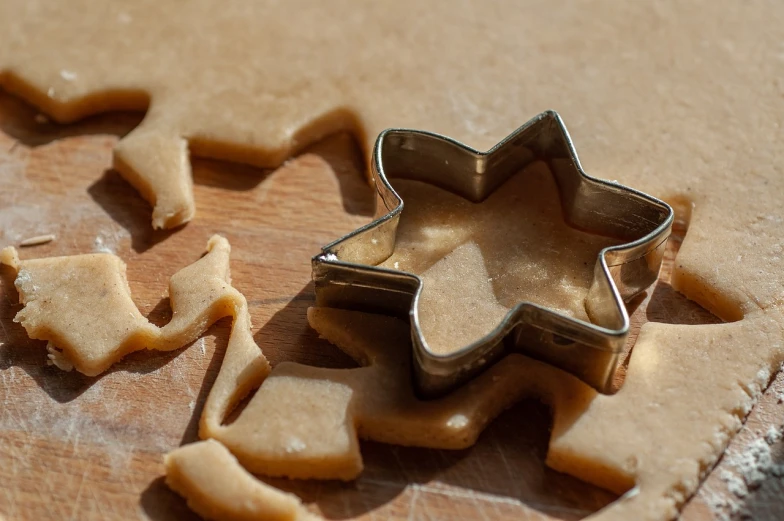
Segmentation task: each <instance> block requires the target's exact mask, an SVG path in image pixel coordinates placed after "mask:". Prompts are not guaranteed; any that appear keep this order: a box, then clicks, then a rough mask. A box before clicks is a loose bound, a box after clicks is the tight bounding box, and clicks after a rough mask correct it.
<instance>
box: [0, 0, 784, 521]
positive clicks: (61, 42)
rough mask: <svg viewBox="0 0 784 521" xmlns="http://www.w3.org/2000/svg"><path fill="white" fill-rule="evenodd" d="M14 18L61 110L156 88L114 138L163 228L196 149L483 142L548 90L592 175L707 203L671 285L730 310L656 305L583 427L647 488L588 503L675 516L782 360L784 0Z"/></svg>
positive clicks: (134, 4)
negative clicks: (682, 321) (686, 319)
mask: <svg viewBox="0 0 784 521" xmlns="http://www.w3.org/2000/svg"><path fill="white" fill-rule="evenodd" d="M0 34H1V35H3V36H2V38H3V45H0V71H3V72H0V84H2V85H3V86H4V87H5V88H6V89H8V90H10V91H13V92H16V93H19V94H20V95H22V96H24V97H25V99H27V100H29V101H31V102H33V103H34V104H36V105H37V106H39V107H40V108H41V109H42V110H43V111H44V112H46V113H47V114H49V115H51V116H52V117H55V118H56V119H58V120H60V121H69V120H73V119H76V118H79V117H83V116H85V115H87V114H91V113H95V112H102V111H106V110H110V109H118V108H136V109H144V108H147V109H148V111H147V115H146V117H145V119H144V121H143V123H142V124H141V125H140V126H139V127H138V128H136V129H135V130H134V131H133V132H131V133H130V134H129V135H128V136H125V138H123V140H122V141H121V142H120V144H119V145H118V147H117V150H116V154H115V155H116V162H117V164H118V166H120V167H121V169H122V171H123V173H124V174H125V175H126V176H127V177H128V178H129V179H130V180H131V181H132V182H134V183H135V185H136V186H137V187H138V188H139V189H140V190H141V191H142V193H146V194H147V196H148V197H149V198H150V199H153V200H154V204H155V210H154V213H153V222H154V224H155V225H157V226H175V225H176V224H178V223H181V222H183V221H185V220H187V219H188V218H190V216H191V215H192V213H193V199H192V196H191V192H190V176H189V163H188V152H192V153H194V154H196V155H206V156H213V157H222V158H227V159H233V160H237V161H243V162H247V163H251V164H259V165H264V164H277V163H278V162H280V161H281V160H282V159H283V158H284V157H286V156H287V155H289V154H290V153H291V151H293V150H296V149H299V148H301V147H304V146H305V145H306V144H307V143H309V142H312V141H313V140H315V139H317V138H319V137H321V136H323V135H324V134H326V133H329V132H332V131H334V130H336V129H339V128H342V129H350V130H352V131H354V132H355V133H356V134H357V136H358V137H359V140H360V142H361V143H363V144H364V148H365V150H369V147H370V144H371V143H372V141H373V140H374V138H375V135H376V134H377V133H378V132H379V131H380V130H382V129H384V128H387V127H391V126H402V127H414V128H421V129H426V130H431V131H435V132H439V133H442V134H445V135H448V136H451V137H454V138H456V139H459V140H461V141H464V142H466V143H468V144H470V145H472V146H474V147H476V148H479V149H486V148H488V147H489V146H492V145H493V144H495V143H497V142H498V140H499V139H501V138H503V137H504V136H506V135H508V134H509V132H510V131H512V130H513V129H514V128H515V127H517V126H518V125H519V124H521V123H522V122H524V121H526V120H527V119H528V118H530V117H532V116H533V115H535V114H537V113H539V112H541V111H542V110H543V109H546V108H554V109H557V110H558V111H559V112H560V113H561V115H562V116H563V117H564V119H565V121H566V123H567V125H568V127H569V130H570V132H571V134H572V137H573V139H574V141H575V143H576V145H577V150H578V152H579V153H580V155H581V158H582V162H583V164H584V166H585V167H586V169H587V171H588V172H589V173H591V174H592V175H596V176H600V177H604V178H607V179H617V180H618V181H619V182H620V183H622V184H624V185H627V186H632V187H635V188H638V189H640V190H643V191H645V192H648V193H651V194H653V195H656V196H658V197H661V198H665V199H666V200H668V201H669V202H673V203H678V204H679V206H680V207H681V208H690V207H692V206H693V208H694V210H693V216H692V219H691V226H690V229H689V234H688V236H687V238H686V241H685V242H684V244H683V248H682V249H681V250H680V253H679V255H678V259H677V263H676V267H675V270H674V274H673V284H674V285H675V286H676V287H677V289H679V290H680V291H682V292H683V293H684V294H685V295H686V296H687V297H689V298H691V299H693V300H696V301H697V302H699V303H700V304H701V305H703V306H704V307H706V308H708V309H710V310H711V311H713V312H714V313H715V314H717V315H718V316H720V317H722V318H724V319H726V320H736V321H737V322H735V323H732V324H725V325H714V326H697V327H695V326H678V325H660V324H650V325H646V326H644V327H643V330H642V333H641V336H640V339H639V342H638V345H637V347H636V348H635V350H634V353H633V355H632V357H631V361H630V366H629V373H628V380H627V381H626V383H625V385H624V387H623V388H622V389H621V391H620V392H619V393H618V394H616V395H615V396H610V397H598V398H596V399H595V400H594V401H593V402H592V403H591V405H590V406H589V407H588V409H587V410H586V412H585V413H584V414H583V415H582V416H581V417H580V421H579V422H577V423H576V424H575V425H574V428H573V429H572V430H573V432H574V433H575V437H574V438H572V440H571V442H570V443H571V446H570V448H571V450H572V454H573V457H574V458H575V459H578V458H584V459H587V460H594V461H598V460H602V461H605V463H606V464H607V465H612V466H613V467H618V468H620V467H624V466H625V467H628V468H629V469H630V471H632V470H633V474H634V476H636V482H637V483H638V485H639V487H640V489H639V490H640V492H639V494H637V495H634V496H629V497H627V498H626V499H625V500H624V501H623V502H619V503H617V504H615V505H612V506H610V507H609V508H606V509H604V510H602V511H601V512H598V513H597V514H595V515H594V516H593V518H594V519H602V520H607V519H620V520H626V519H656V520H661V519H668V518H671V517H673V516H674V515H675V512H676V511H677V509H678V508H679V507H680V505H682V504H683V502H684V500H685V499H686V498H688V497H689V496H690V495H691V494H692V493H693V492H694V490H695V489H696V487H697V486H698V484H699V482H700V479H701V477H702V476H704V474H705V472H707V471H708V470H709V469H710V468H711V466H712V464H713V463H714V462H715V461H716V460H717V458H718V457H719V456H720V455H721V453H722V451H723V449H724V447H726V444H727V441H728V439H729V437H730V436H731V435H732V434H733V433H734V432H736V430H737V428H738V426H739V425H740V422H741V421H742V419H743V417H744V415H745V413H746V412H747V411H748V410H749V409H750V408H751V407H752V405H753V404H754V403H755V401H756V393H757V391H758V389H759V388H760V386H764V385H766V383H767V380H768V376H769V375H770V374H771V373H772V372H773V371H775V370H776V369H777V368H778V367H779V362H780V361H782V359H784V347H782V345H784V333H783V332H782V327H784V318H783V317H784V308H783V307H782V303H784V226H782V221H783V220H784V217H783V216H782V209H781V196H780V194H782V193H784V172H782V169H783V168H782V165H784V159H782V156H781V150H782V147H781V137H780V136H781V127H782V126H783V125H784V121H782V114H784V96H783V95H782V83H781V80H780V78H782V77H784V61H782V60H781V59H780V58H781V57H780V54H781V45H780V44H781V42H782V41H784V4H782V3H780V2H779V3H776V2H770V1H765V0H750V1H747V2H735V1H732V0H718V1H715V0H698V1H696V2H690V3H688V4H686V3H684V2H677V1H676V0H663V1H660V2H617V1H615V0H598V1H595V2H567V1H556V2H552V1H541V0H532V1H530V2H526V3H525V4H524V5H521V6H519V8H515V9H509V7H508V5H507V4H506V3H502V2H485V1H480V0H473V1H469V2H464V3H461V4H460V6H457V7H456V6H455V5H454V3H453V2H428V3H426V4H425V3H422V2H416V1H414V0H406V1H399V2H392V3H390V2H365V3H357V2H349V1H348V0H336V1H333V2H317V1H315V0H311V1H307V0H302V1H298V2H249V1H245V2H230V3H229V2H227V3H223V4H221V5H220V7H219V8H216V6H215V4H214V2H212V1H209V0H195V1H192V2H189V3H188V5H187V8H184V7H183V5H182V4H181V3H180V2H159V1H157V0H133V1H127V2H123V3H122V5H120V4H112V3H105V4H104V3H102V4H96V3H95V2H90V1H88V0H78V1H74V2H68V3H65V2H59V1H56V0H50V1H48V2H45V1H36V2H31V1H27V0H5V1H3V2H0ZM662 42H666V45H663V44H662ZM741 319H742V320H741ZM641 353H642V354H641ZM641 425H642V426H643V427H640V426H641ZM577 434H580V435H581V439H582V440H583V441H580V440H578V439H577V436H576V435H577ZM597 439H598V440H599V443H597V441H596V440H597Z"/></svg>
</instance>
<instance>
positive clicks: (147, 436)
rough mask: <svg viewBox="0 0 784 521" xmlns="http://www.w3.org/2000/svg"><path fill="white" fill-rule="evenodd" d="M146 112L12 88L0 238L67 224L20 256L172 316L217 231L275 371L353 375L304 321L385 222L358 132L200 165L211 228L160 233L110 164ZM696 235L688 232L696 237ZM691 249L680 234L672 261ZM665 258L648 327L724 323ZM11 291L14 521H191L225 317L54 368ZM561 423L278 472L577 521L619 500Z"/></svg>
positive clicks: (359, 507) (422, 513) (4, 392)
mask: <svg viewBox="0 0 784 521" xmlns="http://www.w3.org/2000/svg"><path fill="white" fill-rule="evenodd" d="M139 121H140V115H138V114H113V115H108V116H103V117H98V118H92V119H90V120H88V121H85V122H82V123H79V124H75V125H71V126H66V127H61V126H57V125H52V124H50V123H47V122H42V121H41V118H40V117H37V115H36V113H35V111H34V110H32V109H31V108H29V107H27V106H25V105H24V104H23V103H21V102H19V101H18V100H16V99H14V98H12V97H10V96H8V95H5V94H0V182H2V190H1V191H0V225H2V227H1V228H0V245H5V244H18V243H19V242H20V241H21V240H23V239H25V238H28V237H32V236H36V235H40V234H46V233H53V234H55V235H56V236H57V238H56V240H54V241H53V242H51V243H49V244H46V245H42V246H37V247H35V248H25V249H23V250H22V252H21V255H22V257H23V258H32V257H41V256H51V255H72V254H78V253H85V252H91V251H95V250H102V251H106V250H108V251H114V252H116V253H117V254H118V255H119V256H120V257H122V258H123V260H125V262H126V263H127V264H128V279H129V282H130V285H131V289H132V291H133V296H134V300H135V302H136V303H137V305H138V306H139V308H140V309H141V311H142V312H143V313H144V314H145V315H147V316H149V317H150V319H151V320H152V321H153V322H155V323H157V324H159V325H160V324H163V323H165V322H166V321H167V320H168V317H169V314H170V310H169V308H168V302H167V299H166V291H167V290H166V287H167V283H168V278H169V276H171V275H172V274H173V273H174V272H175V271H177V270H178V269H180V268H181V267H183V266H185V265H187V264H189V263H191V262H193V261H194V260H196V259H197V258H198V257H199V256H200V255H201V253H202V251H203V248H204V245H205V244H206V241H207V239H208V237H209V236H210V235H212V234H213V233H221V234H223V235H225V236H226V237H227V238H228V239H229V241H230V242H231V244H232V246H233V252H232V265H231V267H232V277H233V281H234V285H235V287H237V288H238V289H239V290H240V291H242V292H243V293H244V294H245V295H246V297H247V298H248V301H249V304H250V309H251V313H252V318H253V322H254V325H255V328H254V331H255V339H256V341H257V342H258V343H259V345H260V346H261V347H262V349H263V350H264V353H265V354H266V356H267V357H268V358H269V359H270V360H271V362H272V363H273V364H276V363H279V362H281V361H283V360H292V361H298V362H302V363H307V364H313V365H320V366H329V367H348V366H350V365H351V364H352V362H351V361H350V360H349V359H348V358H347V357H346V356H344V355H343V354H342V353H340V352H339V351H338V350H337V349H335V348H334V347H332V346H330V345H328V344H327V343H326V342H324V341H322V340H320V339H318V338H317V336H316V335H315V334H314V333H313V332H312V331H311V330H310V329H309V328H308V326H307V323H306V319H305V311H306V309H307V307H308V306H309V305H311V304H312V303H313V291H312V286H311V284H310V257H311V255H313V254H314V252H316V251H318V248H319V246H321V245H322V244H325V243H327V242H329V241H331V240H332V239H334V238H336V237H338V236H340V235H342V234H344V233H346V232H348V231H350V230H352V229H354V228H356V227H357V226H359V225H361V224H363V223H365V222H367V221H368V220H369V218H370V214H371V212H372V197H371V194H370V191H369V189H368V187H367V186H366V184H365V181H364V180H363V175H362V171H363V165H364V161H363V158H362V157H361V156H360V154H359V152H358V150H357V148H356V146H355V144H354V142H353V141H352V139H351V138H350V137H349V136H346V135H337V136H333V137H331V138H329V139H326V140H325V141H324V142H322V143H319V144H317V145H315V146H313V147H311V148H310V149H309V150H307V151H306V152H305V153H304V154H302V155H301V156H299V157H297V158H294V159H292V160H291V161H290V162H288V163H287V164H286V165H284V166H283V167H281V168H280V169H278V170H276V171H274V172H267V171H260V170H257V169H254V168H249V167H245V166H241V165H235V164H228V163H222V162H216V161H208V160H201V159H194V160H193V165H194V179H195V197H196V204H197V211H198V214H197V217H196V219H195V221H194V222H192V223H190V224H188V225H187V226H185V227H183V228H181V229H178V230H176V231H174V232H160V231H153V230H152V229H151V228H150V225H149V219H150V212H151V209H150V207H149V205H148V204H147V203H146V202H144V201H143V200H142V199H141V198H140V197H139V196H138V195H137V194H136V192H135V191H134V190H133V189H132V188H131V187H130V186H129V185H128V184H127V183H125V182H124V181H123V180H122V179H121V178H120V177H119V176H118V174H117V173H116V172H114V171H112V170H110V169H109V165H110V163H111V148H112V146H113V144H114V143H115V142H116V140H117V137H118V136H120V135H123V134H125V133H127V132H128V131H129V130H130V129H132V128H133V127H134V126H135V125H136V124H138V123H139ZM684 231H685V225H684V226H682V227H681V228H680V229H679V233H680V235H681V238H682V235H683V233H684ZM678 244H679V243H678V241H673V243H672V245H671V249H670V252H669V256H668V263H667V266H671V261H672V259H673V258H674V254H675V252H676V251H677V246H678ZM667 266H665V270H664V271H663V274H662V280H661V281H660V282H659V283H658V284H657V285H656V286H655V287H654V288H653V289H652V291H650V292H649V294H648V295H647V296H646V297H645V298H644V299H639V300H638V301H637V302H635V303H633V306H634V307H635V310H634V313H633V321H634V324H635V331H638V330H639V326H640V325H641V324H643V323H645V322H647V321H657V322H671V323H686V324H696V323H709V322H715V321H717V320H718V319H716V318H715V317H713V316H712V315H710V313H708V312H707V311H705V310H703V309H702V308H700V307H699V306H697V305H695V304H693V303H692V302H690V301H688V300H686V299H685V298H683V297H682V296H680V295H679V294H678V293H677V292H675V291H673V290H672V288H671V287H670V286H669V284H668V271H667V270H668V268H667ZM10 283H11V277H10V274H9V273H8V272H7V271H6V272H3V284H2V291H3V295H2V297H1V298H0V325H1V326H2V332H1V333H0V334H1V335H2V336H0V341H1V342H2V344H1V346H0V400H1V401H0V403H2V405H1V406H0V407H1V408H0V514H2V515H4V516H5V517H6V518H7V519H8V520H28V519H30V520H32V519H57V520H64V519H87V520H89V519H96V520H97V519H101V520H110V519H111V520H114V519H145V520H154V521H164V520H174V519H178V520H180V519H192V518H194V517H195V516H194V515H193V514H192V513H190V512H189V511H188V509H187V507H186V506H185V504H184V502H183V501H182V500H181V499H180V498H179V497H178V496H176V495H175V494H173V493H172V492H170V491H169V490H168V488H167V487H166V486H165V485H164V484H163V481H162V479H161V476H162V470H163V468H162V463H161V459H162V455H163V454H164V453H166V452H167V451H169V450H171V449H173V448H175V447H177V446H179V445H181V444H183V443H189V442H192V441H195V440H196V424H197V420H198V415H199V412H200V410H201V407H202V404H203V401H204V399H205V397H206V394H207V392H208V390H209V387H210V385H211V383H212V381H213V380H214V378H215V375H216V372H217V369H218V367H219V365H220V361H221V358H222V356H223V352H224V349H225V346H226V341H227V334H228V324H227V323H225V322H220V323H218V324H217V325H216V326H214V327H213V328H212V329H211V330H210V331H209V333H208V335H207V336H206V337H205V338H204V339H202V340H199V341H197V342H195V343H194V344H192V345H190V346H187V347H185V348H183V349H181V350H179V351H175V352H173V353H150V352H139V353H135V354H133V355H131V356H129V357H127V358H126V359H125V360H123V361H122V362H121V363H119V364H117V365H116V366H115V367H114V368H112V369H111V370H110V371H109V372H108V373H107V374H105V375H102V376H101V377H97V378H87V377H85V376H82V375H80V374H77V373H63V372H61V371H59V370H57V369H55V368H52V367H47V366H46V365H45V358H46V354H45V353H46V352H45V349H44V344H43V343H42V342H37V341H31V340H29V339H28V338H27V336H26V334H25V332H24V330H23V329H22V328H21V327H20V326H19V325H18V324H15V323H14V322H13V320H12V319H13V316H14V314H15V313H16V311H18V309H19V306H18V305H17V304H16V294H15V291H14V290H13V288H12V286H11V284H10ZM634 336H636V334H635V335H633V337H634ZM632 341H633V339H632ZM621 380H622V374H621V376H620V379H619V383H620V381H621ZM776 385H778V384H776ZM774 387H775V386H774ZM776 392H779V391H778V390H775V389H773V388H772V389H771V390H770V391H769V392H768V394H766V396H765V399H763V401H762V403H761V404H760V406H759V407H758V408H757V410H755V411H754V413H753V414H752V415H751V419H750V420H749V422H748V424H747V427H746V428H744V433H742V435H741V436H739V437H738V438H737V439H736V440H735V441H734V442H733V450H740V451H742V450H744V446H745V445H744V443H745V444H748V443H750V441H749V440H752V441H753V438H754V436H755V433H758V432H762V433H764V432H766V430H767V429H768V428H769V427H770V426H771V425H780V424H781V423H783V422H784V406H783V405H782V404H780V403H778V399H777V395H776V394H775V393H776ZM776 422H778V423H776ZM549 423H550V415H549V412H548V410H547V408H546V407H544V406H542V405H541V404H539V403H536V402H534V401H528V402H524V403H521V404H519V405H518V406H516V407H514V408H512V409H511V410H509V411H508V412H507V413H505V414H504V415H502V416H501V417H500V418H499V419H498V420H497V421H495V422H494V423H493V424H492V425H491V427H490V428H489V429H488V431H487V432H486V433H485V434H484V435H483V436H482V438H481V439H480V441H479V443H478V444H477V445H476V446H475V447H474V448H472V449H470V450H466V451H455V452H450V451H433V450H418V449H407V448H400V447H393V446H387V445H382V444H377V443H364V444H363V446H362V450H363V454H364V456H365V461H366V467H367V469H366V471H365V473H364V474H363V475H362V477H361V478H360V479H358V480H357V481H356V482H353V483H349V484H343V483H335V482H315V481H314V482H304V481H303V482H292V481H286V480H269V481H270V482H271V483H273V484H275V485H276V486H280V487H282V488H285V489H287V490H292V491H295V492H297V493H298V494H299V495H301V496H302V497H303V499H304V500H306V501H307V502H309V503H311V504H312V508H313V509H314V510H315V511H319V512H321V513H322V514H323V515H324V516H326V517H327V518H331V519H348V518H360V519H364V520H372V519H433V520H460V519H465V520H469V519H485V520H494V519H509V518H515V519H521V520H540V519H542V520H544V519H579V518H581V517H584V516H585V515H587V514H589V513H591V512H593V511H596V510H597V509H599V508H601V507H603V506H605V505H607V504H608V503H610V502H611V501H612V500H613V499H614V497H613V496H612V495H611V494H609V493H607V492H605V491H602V490H599V489H597V488H595V487H592V486H590V485H587V484H585V483H582V482H580V481H578V480H576V479H573V478H571V477H569V476H566V475H563V474H559V473H557V472H554V471H552V470H550V469H548V468H546V467H545V466H544V463H543V461H544V455H545V450H546V446H547V439H548V430H549ZM744 440H745V441H744ZM722 465H724V463H722ZM722 465H720V467H721V466H722ZM720 470H721V468H719V469H717V470H716V471H714V472H713V474H712V475H711V477H710V478H709V479H708V484H709V485H710V486H711V487H713V488H712V489H711V491H710V494H713V495H708V494H707V493H704V492H703V491H701V492H700V494H699V495H698V496H697V498H696V499H695V500H694V501H692V502H691V503H690V504H689V505H688V506H687V508H686V510H685V514H684V516H683V517H684V519H690V520H699V521H702V520H706V519H713V518H714V517H715V516H716V515H718V514H721V508H718V510H717V507H716V504H717V502H716V501H715V495H716V494H719V496H720V497H727V498H730V499H733V498H734V496H733V495H732V494H731V493H729V492H727V490H726V487H724V488H722V485H723V483H724V482H723V481H722V480H721V479H720V477H719V473H720ZM776 487H778V488H776ZM703 490H704V489H703ZM776 493H779V498H780V497H781V495H780V493H781V484H780V483H779V484H778V485H777V484H775V483H773V484H772V485H768V484H767V483H766V484H765V485H763V486H761V487H760V488H759V492H758V493H753V494H751V495H749V496H748V498H747V500H746V502H747V503H749V504H748V505H747V506H748V508H749V509H750V511H754V512H755V513H762V514H760V515H772V516H773V517H767V518H765V517H760V518H759V519H780V518H782V517H784V514H782V508H784V507H782V503H781V502H780V499H778V500H776V499H775V494H776ZM753 498H757V499H753ZM771 498H774V499H771ZM734 500H737V498H734ZM777 501H778V502H777ZM744 504H745V503H744ZM771 505H773V506H772V507H771ZM776 509H778V510H776Z"/></svg>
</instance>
